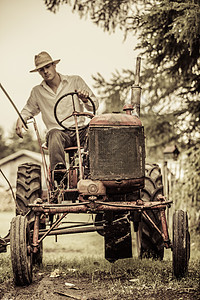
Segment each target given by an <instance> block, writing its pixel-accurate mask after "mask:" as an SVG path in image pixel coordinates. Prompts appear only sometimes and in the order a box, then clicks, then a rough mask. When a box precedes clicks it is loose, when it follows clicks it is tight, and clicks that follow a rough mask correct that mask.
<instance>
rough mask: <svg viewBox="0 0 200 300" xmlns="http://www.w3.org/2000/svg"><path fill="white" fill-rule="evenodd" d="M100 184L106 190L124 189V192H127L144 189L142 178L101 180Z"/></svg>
mask: <svg viewBox="0 0 200 300" xmlns="http://www.w3.org/2000/svg"><path fill="white" fill-rule="evenodd" d="M102 183H103V184H104V185H105V187H106V188H108V189H111V188H112V189H115V190H116V189H118V188H120V190H122V189H124V190H125V191H126V192H128V191H129V190H135V189H140V188H143V187H144V178H135V179H126V180H118V181H117V180H102Z"/></svg>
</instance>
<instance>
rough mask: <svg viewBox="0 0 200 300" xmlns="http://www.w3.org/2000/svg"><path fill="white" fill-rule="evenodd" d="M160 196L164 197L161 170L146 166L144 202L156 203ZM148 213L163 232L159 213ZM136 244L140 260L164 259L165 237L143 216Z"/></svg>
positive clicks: (143, 190)
mask: <svg viewBox="0 0 200 300" xmlns="http://www.w3.org/2000/svg"><path fill="white" fill-rule="evenodd" d="M159 194H162V195H163V184H162V175H161V170H160V168H159V166H158V165H156V164H146V165H145V186H144V188H143V189H142V191H141V198H142V200H143V201H156V200H157V196H158V195H159ZM146 213H147V214H148V216H149V217H150V218H151V219H152V221H153V222H154V223H155V224H156V226H157V227H158V228H159V229H160V230H161V231H162V224H161V220H160V215H159V211H158V210H147V211H146ZM136 243H137V252H138V257H139V258H141V259H142V258H153V259H159V260H162V259H163V257H164V243H163V237H162V236H161V235H160V234H159V233H158V231H157V230H156V229H155V228H154V227H153V225H152V224H151V223H150V222H149V220H148V219H147V218H145V216H143V215H142V216H141V222H140V223H139V227H138V231H137V232H136Z"/></svg>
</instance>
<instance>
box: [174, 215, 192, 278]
mask: <svg viewBox="0 0 200 300" xmlns="http://www.w3.org/2000/svg"><path fill="white" fill-rule="evenodd" d="M189 259H190V233H189V230H188V216H187V213H186V212H184V211H182V210H177V211H175V213H174V214H173V273H174V275H175V277H177V278H181V277H183V276H184V275H185V274H186V273H187V271H188V263H189Z"/></svg>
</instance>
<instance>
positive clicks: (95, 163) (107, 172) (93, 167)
mask: <svg viewBox="0 0 200 300" xmlns="http://www.w3.org/2000/svg"><path fill="white" fill-rule="evenodd" d="M119 115H124V116H125V117H130V118H131V119H132V118H133V117H132V116H130V115H126V114H119ZM136 119H138V118H136ZM89 139H90V143H89V159H90V175H91V176H90V178H91V179H92V180H101V181H102V182H103V183H104V185H106V182H108V181H112V182H111V185H113V186H114V188H113V189H114V191H111V190H110V187H111V185H110V186H108V185H107V186H108V187H109V190H107V193H120V192H122V190H123V193H128V192H131V191H132V190H134V189H135V188H134V184H135V183H136V182H132V183H131V184H130V183H129V181H128V180H132V179H136V180H137V179H144V173H145V141H144V129H143V127H142V126H132V125H130V126H128V125H127V126H108V127H106V126H103V127H98V126H97V127H95V126H91V127H90V128H89ZM123 180H124V181H123ZM126 181H127V183H126ZM123 184H125V185H127V187H128V186H129V190H127V189H126V188H123ZM141 187H143V186H141ZM137 188H138V189H139V187H137Z"/></svg>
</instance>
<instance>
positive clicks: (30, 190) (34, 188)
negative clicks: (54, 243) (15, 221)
mask: <svg viewBox="0 0 200 300" xmlns="http://www.w3.org/2000/svg"><path fill="white" fill-rule="evenodd" d="M41 191H42V189H41V166H40V165H37V164H34V163H24V164H21V165H19V167H18V172H17V186H16V201H17V204H18V206H17V207H16V215H19V214H20V215H23V216H24V215H26V214H27V212H28V211H29V207H28V204H30V203H34V201H35V200H36V199H37V198H40V197H41ZM26 217H27V220H28V222H29V225H30V228H31V229H33V222H34V219H35V216H34V212H30V213H28V214H27V216H26ZM40 228H45V225H44V224H40ZM42 257H43V245H42V243H41V244H40V246H39V248H38V252H37V253H34V254H33V264H34V265H36V264H37V265H41V263H42Z"/></svg>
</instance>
